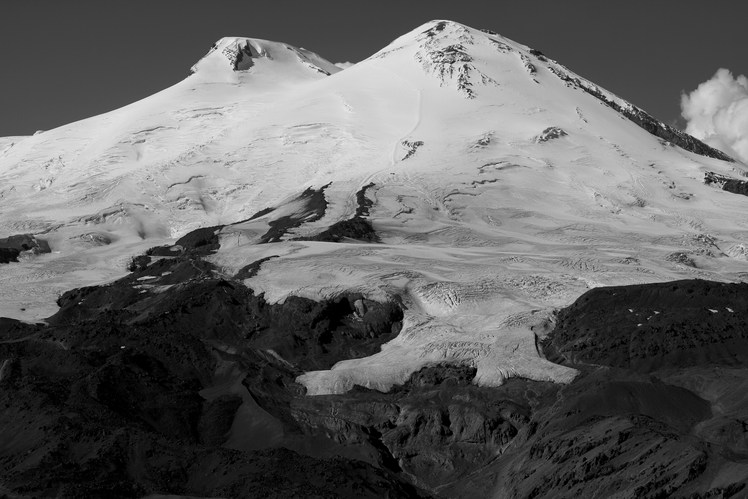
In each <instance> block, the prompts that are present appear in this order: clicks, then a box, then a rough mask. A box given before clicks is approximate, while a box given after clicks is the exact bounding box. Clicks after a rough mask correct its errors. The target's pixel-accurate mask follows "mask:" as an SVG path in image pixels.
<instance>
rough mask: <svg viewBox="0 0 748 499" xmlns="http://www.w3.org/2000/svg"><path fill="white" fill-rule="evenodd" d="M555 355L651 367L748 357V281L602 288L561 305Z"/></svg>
mask: <svg viewBox="0 0 748 499" xmlns="http://www.w3.org/2000/svg"><path fill="white" fill-rule="evenodd" d="M543 349H544V352H545V353H546V355H547V356H548V358H549V359H550V360H553V361H556V362H563V363H572V364H580V363H585V364H598V365H606V366H613V367H623V368H630V369H634V370H636V371H639V372H649V371H653V370H657V369H666V368H685V367H693V366H701V365H723V366H743V365H745V361H746V359H748V284H746V283H739V284H727V283H715V282H711V281H703V280H684V281H674V282H665V283H657V284H642V285H632V286H615V287H604V288H595V289H592V290H590V291H588V292H587V293H585V294H584V295H582V296H581V297H580V298H579V299H578V300H577V301H576V302H574V304H572V305H571V306H569V307H567V308H565V309H563V310H561V311H560V312H559V314H558V318H557V324H556V327H555V329H554V333H553V335H552V336H551V339H550V340H549V341H548V342H547V343H546V344H544V346H543Z"/></svg>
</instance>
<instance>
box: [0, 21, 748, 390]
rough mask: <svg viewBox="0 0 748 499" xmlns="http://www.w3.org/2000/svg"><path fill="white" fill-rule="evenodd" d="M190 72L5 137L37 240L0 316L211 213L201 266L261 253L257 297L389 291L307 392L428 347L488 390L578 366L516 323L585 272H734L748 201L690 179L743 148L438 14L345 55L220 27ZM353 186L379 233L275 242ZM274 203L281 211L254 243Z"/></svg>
mask: <svg viewBox="0 0 748 499" xmlns="http://www.w3.org/2000/svg"><path fill="white" fill-rule="evenodd" d="M192 71H193V74H192V75H191V76H189V77H188V78H186V79H185V80H183V81H181V82H179V83H177V84H176V85H174V86H173V87H170V88H168V89H166V90H163V91H162V92H159V93H157V94H155V95H153V96H151V97H148V98H146V99H143V100H141V101H139V102H136V103H133V104H131V105H129V106H126V107H124V108H121V109H118V110H115V111H112V112H110V113H106V114H103V115H101V116H96V117H93V118H89V119H86V120H83V121H80V122H77V123H72V124H70V125H67V126H63V127H60V128H57V129H55V130H50V131H46V132H43V133H39V134H36V135H34V136H31V137H25V138H18V137H15V138H8V139H5V140H4V142H3V150H2V155H0V186H1V187H0V188H1V189H2V190H1V191H0V199H1V202H2V216H1V217H0V233H2V234H6V235H11V234H18V233H32V234H35V235H36V236H37V237H39V238H44V239H45V240H46V241H48V243H49V245H50V246H51V249H52V253H51V254H46V255H39V256H28V257H26V258H23V260H22V262H21V263H20V264H16V265H11V266H5V267H4V268H3V269H2V273H1V274H0V279H1V280H2V281H4V282H3V286H2V289H3V291H2V293H3V296H2V297H0V298H1V301H2V303H3V304H2V314H3V315H6V316H10V317H16V318H22V319H34V320H36V319H41V318H43V317H46V316H48V315H50V314H51V313H53V312H54V311H55V310H56V305H55V303H54V299H55V298H56V296H57V295H58V294H59V293H60V292H62V291H64V290H67V289H69V288H71V287H75V286H81V285H85V284H94V283H101V282H104V281H107V280H111V279H113V278H115V277H118V276H121V275H124V274H125V273H126V264H127V262H128V261H129V259H130V258H131V257H132V256H133V255H135V254H137V253H139V252H142V251H144V250H145V249H146V248H149V247H152V246H156V245H161V244H166V243H168V242H170V241H173V240H174V239H175V238H178V237H180V236H182V235H184V234H185V233H187V232H189V231H190V230H193V229H196V228H198V227H204V226H219V225H225V227H223V228H222V229H221V230H220V240H221V248H220V250H219V251H218V252H217V253H216V254H215V255H213V256H212V257H211V260H212V261H213V262H214V263H216V264H218V265H219V266H220V267H221V268H223V269H224V270H225V272H226V273H227V274H228V275H234V274H235V273H236V272H238V271H239V270H240V269H241V268H242V267H244V266H246V265H247V264H249V263H251V262H254V261H257V260H260V259H262V258H267V257H269V256H277V257H278V258H274V259H272V260H270V261H267V262H266V263H264V264H263V265H262V268H261V270H260V271H259V273H257V275H255V276H253V277H251V278H250V279H248V280H247V285H249V286H250V287H251V288H253V289H255V290H256V291H258V292H264V293H265V296H266V297H267V299H268V300H269V301H271V302H278V301H283V300H284V299H285V298H286V297H287V296H289V295H299V296H304V297H309V298H314V299H319V298H323V297H330V296H334V295H336V294H340V293H342V292H351V291H353V292H359V293H363V294H364V295H365V296H367V297H369V298H371V299H374V300H386V299H388V298H392V297H394V296H401V297H403V299H404V300H405V302H406V303H407V306H408V313H407V316H406V319H405V327H404V330H403V333H402V334H401V335H400V337H399V338H398V339H397V340H395V341H393V342H391V343H390V344H388V345H386V346H385V348H384V349H383V351H382V352H381V353H380V354H377V355H375V356H373V357H370V358H366V359H359V360H354V361H350V362H343V363H341V364H339V365H338V366H336V367H335V369H333V370H332V371H323V372H312V373H308V374H306V375H304V376H303V377H302V381H303V383H304V384H305V385H306V386H307V388H308V389H309V390H310V392H311V393H328V392H340V391H345V390H347V389H348V388H350V387H351V386H352V385H353V383H358V384H363V385H365V386H375V387H378V388H383V389H386V388H388V387H389V386H391V385H392V384H393V383H398V382H402V381H403V380H404V379H406V378H407V377H408V376H409V375H410V374H411V373H412V372H413V371H414V370H417V369H418V368H419V367H422V366H423V365H425V364H427V363H428V362H433V361H436V360H448V361H469V362H471V363H475V364H476V365H477V366H478V369H479V372H478V380H479V382H480V383H485V384H496V383H500V382H501V381H502V380H503V379H505V378H506V377H508V376H515V375H517V376H522V377H528V378H532V379H554V380H569V379H571V378H572V377H573V376H574V373H573V372H572V371H571V370H568V369H566V368H561V367H559V366H556V365H553V364H550V363H548V362H546V361H544V360H542V359H539V358H538V355H537V352H536V350H535V347H534V341H535V338H534V334H533V333H532V332H531V331H530V329H529V327H530V326H532V325H533V324H536V323H538V322H542V321H543V320H545V318H546V315H547V311H550V310H551V309H553V308H554V307H559V306H563V305H567V304H569V303H570V302H572V301H573V300H574V299H575V298H576V297H578V296H579V295H580V294H582V293H583V292H584V291H586V290H587V289H589V288H591V287H594V286H599V285H612V284H628V283H641V282H655V281H662V280H669V279H676V278H684V277H704V278H710V279H716V280H725V281H732V280H740V279H741V278H742V276H743V275H744V274H743V273H744V272H745V269H746V267H745V265H746V263H745V261H746V251H745V247H746V246H745V245H746V244H748V227H747V226H746V223H745V221H744V220H742V218H741V217H740V216H739V215H738V214H739V213H742V212H743V211H744V210H745V208H746V198H744V197H742V196H735V195H733V194H730V193H728V192H724V191H720V190H718V189H717V188H715V186H713V185H712V186H710V185H705V184H704V181H703V180H704V176H705V172H707V171H712V172H718V173H720V174H722V175H727V176H733V177H736V176H740V175H742V174H743V173H744V172H745V167H744V166H743V165H740V164H737V163H735V162H733V161H732V160H730V159H729V158H727V157H726V156H724V155H723V154H721V153H719V152H718V151H715V150H713V149H711V148H709V147H707V146H705V145H703V144H701V143H699V142H698V141H696V140H695V139H692V138H690V137H688V136H685V135H684V134H682V133H680V132H676V131H675V130H672V129H670V128H669V127H667V126H666V125H663V124H661V123H656V122H654V120H653V119H652V118H651V117H648V116H647V115H646V114H645V113H643V112H642V111H641V110H638V109H636V108H635V107H634V106H632V105H631V104H629V103H627V102H626V101H624V100H623V99H621V98H619V97H617V96H615V95H612V94H611V93H609V92H607V91H605V90H604V89H601V88H599V87H597V86H595V85H594V84H592V83H591V82H588V81H587V80H584V79H583V78H581V77H580V76H578V75H575V74H574V73H572V72H571V71H569V70H568V69H566V68H565V67H563V66H562V65H560V64H558V63H557V62H555V61H552V60H550V59H548V58H547V57H545V56H544V55H543V54H541V53H539V52H537V51H534V50H532V49H529V48H528V47H525V46H523V45H520V44H518V43H515V42H513V41H511V40H509V39H506V38H504V37H502V36H500V35H498V34H495V33H491V32H484V31H479V30H475V29H471V28H468V27H466V26H463V25H460V24H458V23H453V22H447V21H434V22H431V23H427V24H425V25H423V26H421V27H419V28H417V29H415V30H413V31H412V32H410V33H408V34H406V35H404V36H402V37H400V38H398V39H397V40H395V41H393V42H392V43H391V44H389V45H388V46H387V47H385V48H384V49H382V50H381V51H379V52H377V53H376V54H374V55H373V56H371V57H369V58H368V59H366V60H364V61H362V62H360V63H358V64H355V65H354V66H352V67H350V68H349V69H346V70H340V68H338V67H336V66H335V65H334V64H331V63H329V62H327V61H325V60H324V59H322V58H321V57H320V56H318V55H316V54H314V53H311V52H309V51H306V50H303V49H297V48H294V47H291V46H289V45H285V44H282V43H276V42H269V41H265V40H256V39H251V38H224V39H221V40H219V41H218V42H217V43H216V44H215V45H214V47H213V48H212V49H211V51H210V52H209V53H208V54H207V55H206V56H205V57H203V58H202V59H201V60H200V61H198V62H197V63H196V64H195V66H194V67H193V68H192ZM666 139H667V140H666ZM309 189H311V190H316V191H318V192H319V193H321V199H322V203H323V206H322V207H321V209H316V211H315V210H312V209H311V208H309V206H308V205H309V203H308V200H309V199H310V198H308V197H304V196H303V195H302V193H304V192H305V191H307V192H310V191H308V190H309ZM357 194H358V197H357ZM357 199H358V201H359V202H360V201H361V200H362V199H364V200H366V201H367V202H369V204H370V205H371V207H370V208H369V209H368V216H367V217H366V218H367V219H368V220H370V221H371V223H372V224H373V228H374V230H375V231H376V234H377V236H378V238H379V239H380V240H381V243H369V244H364V243H361V244H342V245H341V244H338V243H330V242H318V241H293V239H294V238H298V237H309V236H314V235H315V234H317V233H319V232H321V231H323V230H324V229H326V228H328V227H329V226H331V225H332V224H334V223H336V222H339V221H342V220H346V219H351V218H353V217H354V215H355V214H356V210H357V208H358V206H359V204H360V203H359V204H357ZM318 208H319V207H318ZM310 210H311V211H310ZM256 214H260V215H261V216H257V215H256ZM253 216H254V217H253ZM284 217H285V218H284ZM250 219H251V220H250ZM280 219H284V220H294V221H296V220H297V219H298V221H296V222H294V223H291V224H286V225H287V226H288V227H287V229H288V230H281V231H280V232H279V233H278V234H277V236H278V237H276V238H275V239H274V240H277V241H278V242H275V243H273V244H258V243H260V242H264V241H266V240H268V238H265V239H263V235H264V234H266V233H267V232H268V230H269V228H270V227H271V226H272V225H273V224H274V223H275V222H277V221H278V220H280ZM510 352H511V353H510ZM393 366H396V367H393Z"/></svg>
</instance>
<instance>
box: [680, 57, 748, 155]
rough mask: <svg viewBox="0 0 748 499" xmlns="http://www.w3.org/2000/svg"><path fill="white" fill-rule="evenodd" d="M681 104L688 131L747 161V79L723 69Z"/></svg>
mask: <svg viewBox="0 0 748 499" xmlns="http://www.w3.org/2000/svg"><path fill="white" fill-rule="evenodd" d="M680 105H681V114H682V115H683V117H684V118H685V119H686V123H687V127H686V132H688V133H690V134H691V135H693V136H694V137H696V138H697V139H700V140H703V141H704V142H706V143H707V144H709V145H710V146H712V147H716V148H717V149H720V150H722V151H724V152H726V153H727V154H729V155H730V156H733V157H734V158H735V159H739V160H740V161H742V162H744V163H748V78H746V77H745V76H743V75H740V76H738V77H733V75H732V73H731V72H730V71H728V70H727V69H720V70H718V71H717V72H716V73H715V75H714V76H713V77H712V78H711V79H710V80H708V81H705V82H704V83H702V84H701V85H699V86H698V88H697V89H696V90H694V91H693V92H691V93H690V94H688V95H686V94H683V95H681V104H680Z"/></svg>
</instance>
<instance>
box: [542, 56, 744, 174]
mask: <svg viewBox="0 0 748 499" xmlns="http://www.w3.org/2000/svg"><path fill="white" fill-rule="evenodd" d="M531 53H532V54H533V55H535V56H536V57H537V58H538V59H539V60H541V61H548V59H547V58H546V57H545V56H544V55H543V54H542V53H541V52H539V51H531ZM554 64H555V63H554ZM558 66H560V65H558ZM560 67H563V66H560ZM548 69H549V70H550V71H551V72H552V73H553V74H555V75H556V76H557V77H558V78H559V79H561V80H563V81H565V82H566V83H567V85H569V86H572V87H575V88H579V89H580V90H583V91H584V92H587V93H588V94H590V95H592V96H593V97H595V98H596V99H599V100H600V101H601V102H602V103H603V104H605V105H606V106H608V107H610V108H611V109H614V110H615V111H617V112H618V113H619V114H621V115H622V116H624V117H626V118H627V119H629V120H630V121H632V122H634V123H636V124H637V125H638V126H639V127H641V128H643V129H644V130H646V131H647V132H649V133H651V134H652V135H654V136H655V137H659V138H660V139H663V140H665V141H667V142H669V143H671V144H675V145H676V146H678V147H680V148H682V149H685V150H686V151H690V152H692V153H695V154H699V155H701V156H706V157H708V158H716V159H721V160H723V161H728V162H730V163H734V162H735V160H734V159H732V158H731V157H730V156H728V155H727V154H725V153H723V152H722V151H720V150H718V149H715V148H713V147H711V146H708V145H707V144H705V143H703V142H701V141H700V140H699V139H697V138H695V137H693V136H691V135H689V134H687V133H685V132H682V131H680V130H678V129H676V128H673V127H671V126H670V125H667V124H665V123H662V122H661V121H659V120H657V119H655V118H654V117H652V116H651V115H650V114H648V113H647V112H645V111H644V110H642V109H639V108H638V107H636V106H633V105H632V106H631V107H622V106H621V105H619V104H618V103H617V102H615V101H613V100H611V99H610V98H609V97H607V96H606V95H605V94H604V93H603V91H602V90H600V89H599V88H598V87H597V86H595V85H594V84H592V83H590V82H587V81H584V80H581V79H579V78H575V77H572V76H570V75H569V74H567V73H566V72H564V71H563V70H561V69H559V68H558V67H555V66H554V65H548Z"/></svg>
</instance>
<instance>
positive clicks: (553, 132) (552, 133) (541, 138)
mask: <svg viewBox="0 0 748 499" xmlns="http://www.w3.org/2000/svg"><path fill="white" fill-rule="evenodd" d="M567 135H569V134H568V133H566V132H565V131H564V130H563V129H562V128H559V127H557V126H550V127H548V128H546V129H545V130H543V132H542V133H541V134H540V135H538V136H537V137H536V138H535V142H538V143H542V142H548V141H549V140H553V139H558V138H561V137H565V136H567Z"/></svg>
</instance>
